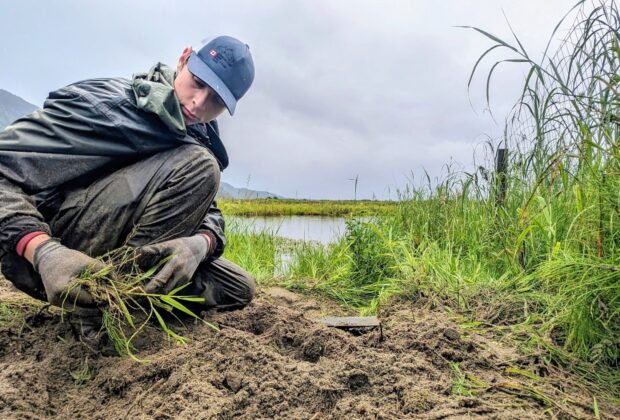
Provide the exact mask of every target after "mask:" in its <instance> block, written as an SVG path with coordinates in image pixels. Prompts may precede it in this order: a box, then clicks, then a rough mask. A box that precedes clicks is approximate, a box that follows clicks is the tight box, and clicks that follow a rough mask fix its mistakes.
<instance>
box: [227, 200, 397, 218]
mask: <svg viewBox="0 0 620 420" xmlns="http://www.w3.org/2000/svg"><path fill="white" fill-rule="evenodd" d="M397 205H398V203H397V202H394V201H376V200H356V201H351V200H341V201H337V200H288V199H262V200H231V199H228V200H226V199H223V200H218V207H219V208H220V209H221V210H222V212H223V213H224V214H225V215H230V216H334V217H337V216H338V217H346V216H370V215H376V214H384V213H387V212H390V211H392V210H394V209H395V208H396V207H397Z"/></svg>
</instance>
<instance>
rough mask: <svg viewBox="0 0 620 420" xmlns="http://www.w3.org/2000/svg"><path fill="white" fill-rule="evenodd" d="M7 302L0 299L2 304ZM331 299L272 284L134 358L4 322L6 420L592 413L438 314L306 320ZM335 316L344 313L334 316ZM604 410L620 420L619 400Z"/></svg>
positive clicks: (507, 353)
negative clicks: (349, 322)
mask: <svg viewBox="0 0 620 420" xmlns="http://www.w3.org/2000/svg"><path fill="white" fill-rule="evenodd" d="M0 299H1V296H0ZM339 310H340V311H342V310H341V309H338V308H337V307H332V308H329V307H325V305H324V303H321V302H318V303H317V301H313V300H311V299H308V298H305V297H301V296H299V295H295V294H294V293H291V292H288V291H283V290H282V289H270V290H269V291H267V293H263V295H262V296H261V297H259V298H258V299H256V301H255V302H253V303H252V304H251V305H250V306H248V307H247V308H246V309H244V310H240V311H234V312H227V313H214V314H209V315H208V319H209V321H211V322H213V323H215V324H217V325H218V326H219V327H220V330H219V331H215V330H213V329H211V328H209V327H208V326H206V325H204V324H202V323H192V325H187V326H186V327H185V328H183V330H182V331H181V333H182V334H183V335H184V336H186V337H187V338H189V339H190V342H189V344H187V345H185V346H180V345H177V344H175V343H172V342H170V341H168V340H167V339H166V338H165V337H164V336H163V334H162V333H161V332H160V331H158V330H156V329H154V328H153V329H152V330H151V331H149V332H148V333H147V338H146V339H145V340H142V341H141V345H140V353H139V356H140V357H141V358H143V359H145V360H146V361H145V362H142V363H138V362H136V361H134V360H131V359H129V358H121V357H118V356H103V355H101V354H96V353H93V352H92V351H90V350H89V349H88V348H86V347H85V345H83V344H82V343H80V342H79V341H76V340H75V339H74V338H73V337H72V334H71V333H70V331H69V328H68V327H67V326H66V324H64V323H62V322H61V319H60V316H59V315H58V314H57V313H55V312H53V311H51V312H50V311H43V312H41V313H39V314H37V315H35V316H30V318H28V320H27V325H26V326H21V327H17V326H13V327H3V328H0V417H1V418H41V417H52V416H57V417H60V418H72V419H73V418H89V419H104V418H136V417H137V418H156V419H169V418H191V419H211V418H248V419H250V418H299V419H322V418H347V419H353V418H390V419H392V418H449V417H456V418H458V417H468V416H475V415H479V416H485V417H491V418H540V417H541V415H543V414H544V413H546V414H551V415H554V414H555V415H559V416H560V417H583V418H586V417H591V416H592V415H593V412H592V409H591V407H592V396H591V395H590V394H588V392H587V391H586V390H585V389H584V388H583V387H581V386H579V385H577V384H576V383H575V381H574V380H573V379H572V378H570V377H568V376H565V375H563V374H562V373H561V372H555V371H554V372H549V371H548V370H545V369H539V368H538V365H537V364H536V363H535V358H532V357H528V358H524V357H523V356H521V355H520V354H519V353H518V352H517V351H516V350H515V349H512V348H510V347H507V346H505V345H501V344H499V343H496V342H494V341H492V340H490V339H488V338H485V337H483V336H482V335H480V334H473V333H469V334H467V333H466V330H462V329H461V328H460V327H459V326H458V325H457V324H455V323H454V322H452V321H451V320H450V319H449V317H448V316H447V315H446V314H445V313H443V312H440V311H438V310H437V311H429V310H425V309H421V308H414V307H411V306H409V307H407V306H405V305H398V306H397V307H393V308H392V310H391V312H389V313H385V314H382V317H381V318H382V321H383V339H381V338H382V337H381V335H380V333H379V331H376V330H375V331H370V332H368V333H365V334H361V335H352V334H350V333H348V332H345V331H341V330H337V329H332V328H328V327H326V326H324V325H322V324H320V323H318V322H317V321H315V320H313V319H311V318H310V317H309V316H308V315H307V314H309V313H311V314H312V316H318V315H320V314H321V313H324V312H325V311H329V312H330V313H332V312H334V311H336V312H337V311H339ZM337 315H338V314H337ZM599 404H601V409H602V410H603V413H604V414H605V415H608V416H612V417H613V416H619V415H620V411H618V410H617V408H616V407H614V406H611V405H605V404H604V403H600V402H599Z"/></svg>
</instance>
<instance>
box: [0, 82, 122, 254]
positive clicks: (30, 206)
mask: <svg viewBox="0 0 620 420" xmlns="http://www.w3.org/2000/svg"><path fill="white" fill-rule="evenodd" d="M55 94H56V98H55V100H49V99H48V101H46V104H45V108H44V109H40V110H37V111H35V112H34V113H32V114H30V115H28V116H26V117H23V118H20V119H18V120H17V121H15V122H14V123H13V124H11V125H10V126H8V127H7V128H6V129H5V130H4V131H0V249H1V250H2V252H3V253H7V252H13V251H14V250H15V247H16V245H17V243H18V242H19V240H20V239H21V238H22V237H23V236H24V235H26V234H28V233H30V232H35V231H43V232H46V233H48V234H50V228H49V226H48V225H47V223H45V221H44V218H43V216H42V215H41V213H40V212H39V211H38V210H37V207H36V205H37V203H36V200H35V198H34V197H35V195H36V194H37V193H40V192H42V191H44V190H49V189H53V188H55V187H58V186H60V185H63V184H65V183H68V182H76V181H79V180H81V179H87V178H88V177H89V176H91V175H93V174H94V173H96V172H97V171H99V170H101V169H102V168H103V167H104V166H106V165H108V164H110V162H111V158H110V157H104V156H93V155H90V156H89V155H84V154H81V153H79V152H75V146H74V145H72V144H71V140H72V138H73V139H75V143H77V142H78V141H82V142H83V138H84V137H87V136H90V137H91V138H93V137H94V138H96V137H98V136H102V135H103V133H104V132H105V133H106V134H107V136H108V138H109V137H112V136H114V135H117V136H120V135H121V134H120V133H119V131H118V129H117V128H116V127H115V126H114V125H113V124H111V123H110V122H109V120H108V119H107V118H105V116H102V115H100V114H99V113H98V111H97V110H96V108H95V107H93V106H91V104H89V103H88V101H86V100H84V98H80V97H78V96H76V95H69V94H68V93H67V92H66V91H57V92H56V93H55ZM95 120H96V121H98V122H99V124H98V126H97V125H96V124H94V123H93V121H95Z"/></svg>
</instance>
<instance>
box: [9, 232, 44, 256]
mask: <svg viewBox="0 0 620 420" xmlns="http://www.w3.org/2000/svg"><path fill="white" fill-rule="evenodd" d="M41 235H47V233H46V232H41V231H39V232H30V233H27V234H25V235H24V236H22V238H21V239H20V240H19V241H18V242H17V246H16V247H15V252H17V255H19V256H20V257H23V256H24V252H25V251H26V247H27V246H28V243H29V242H30V241H32V240H33V239H34V238H36V237H37V236H41Z"/></svg>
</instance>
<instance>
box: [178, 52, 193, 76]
mask: <svg viewBox="0 0 620 420" xmlns="http://www.w3.org/2000/svg"><path fill="white" fill-rule="evenodd" d="M191 54H192V47H185V48H184V49H183V52H182V53H181V56H180V57H179V62H178V63H177V72H180V71H181V69H183V66H185V64H186V63H187V60H189V56H190V55H191Z"/></svg>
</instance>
